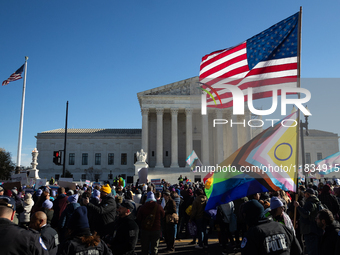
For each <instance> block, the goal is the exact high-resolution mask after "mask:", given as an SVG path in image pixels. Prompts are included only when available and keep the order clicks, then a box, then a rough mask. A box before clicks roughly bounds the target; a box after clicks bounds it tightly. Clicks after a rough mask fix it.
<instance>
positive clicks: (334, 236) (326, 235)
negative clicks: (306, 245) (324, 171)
mask: <svg viewBox="0 0 340 255" xmlns="http://www.w3.org/2000/svg"><path fill="white" fill-rule="evenodd" d="M324 187H325V186H324ZM315 220H316V224H317V226H318V227H319V228H321V229H322V230H323V234H322V236H321V237H320V241H319V255H328V254H340V243H339V242H338V239H339V234H338V233H340V224H339V222H338V221H336V220H334V217H333V214H332V212H331V211H330V210H328V209H323V210H321V211H319V212H318V214H317V216H316V217H315Z"/></svg>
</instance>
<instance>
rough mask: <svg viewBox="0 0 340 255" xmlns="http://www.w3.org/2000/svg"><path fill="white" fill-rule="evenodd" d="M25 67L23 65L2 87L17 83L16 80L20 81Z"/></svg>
mask: <svg viewBox="0 0 340 255" xmlns="http://www.w3.org/2000/svg"><path fill="white" fill-rule="evenodd" d="M24 66H25V64H23V65H22V66H21V67H20V68H19V69H18V70H16V71H15V73H12V74H11V76H10V77H9V78H8V79H7V80H5V81H3V82H2V86H4V85H7V84H8V83H10V82H11V81H16V80H20V79H21V78H22V77H21V74H22V72H23V71H24Z"/></svg>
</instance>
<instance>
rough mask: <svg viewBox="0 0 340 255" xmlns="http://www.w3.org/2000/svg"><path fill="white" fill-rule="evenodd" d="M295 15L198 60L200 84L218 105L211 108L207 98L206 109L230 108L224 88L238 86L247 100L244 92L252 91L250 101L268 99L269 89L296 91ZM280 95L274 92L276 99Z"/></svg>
mask: <svg viewBox="0 0 340 255" xmlns="http://www.w3.org/2000/svg"><path fill="white" fill-rule="evenodd" d="M299 14H300V13H299V12H297V13H296V14H294V15H292V16H290V17H288V18H287V19H285V20H282V21H280V22H279V23H277V24H275V25H273V26H272V27H270V28H268V29H267V30H265V31H263V32H261V33H259V34H257V35H255V36H253V37H252V38H250V39H248V40H246V41H245V42H243V43H241V44H239V45H237V46H234V47H231V48H227V49H223V50H219V51H215V52H212V53H210V54H208V55H205V56H204V57H203V58H202V62H201V66H200V77H199V78H200V82H201V84H202V83H203V84H205V85H202V88H204V89H207V90H208V91H210V92H211V93H212V94H213V95H214V93H215V94H216V92H217V93H218V94H219V96H220V98H221V101H222V105H221V104H220V103H219V101H216V102H218V104H217V105H215V103H214V101H213V99H212V98H211V97H210V96H209V95H207V106H208V107H209V106H210V107H217V108H226V107H231V106H233V102H232V94H231V92H230V91H229V90H227V89H226V88H225V87H224V84H228V85H235V86H238V87H239V88H240V89H241V90H242V91H243V94H244V95H245V96H244V101H247V100H248V96H247V88H248V87H252V88H253V99H257V98H264V97H271V96H272V90H273V89H281V88H282V87H287V86H290V87H296V85H297V82H296V81H297V68H298V65H297V49H298V23H299ZM280 94H281V91H280V90H278V95H280ZM214 96H218V95H214Z"/></svg>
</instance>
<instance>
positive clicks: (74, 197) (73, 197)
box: [67, 194, 78, 203]
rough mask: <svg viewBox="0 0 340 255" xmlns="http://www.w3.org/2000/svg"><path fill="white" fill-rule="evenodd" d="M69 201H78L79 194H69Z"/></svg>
mask: <svg viewBox="0 0 340 255" xmlns="http://www.w3.org/2000/svg"><path fill="white" fill-rule="evenodd" d="M67 201H69V202H70V203H77V202H78V194H75V195H72V196H69V197H68V198H67Z"/></svg>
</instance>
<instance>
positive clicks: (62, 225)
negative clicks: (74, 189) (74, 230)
mask: <svg viewBox="0 0 340 255" xmlns="http://www.w3.org/2000/svg"><path fill="white" fill-rule="evenodd" d="M67 201H68V204H67V206H66V208H65V210H64V211H63V212H62V213H61V216H60V219H59V225H58V228H59V235H60V240H61V241H64V240H65V238H66V232H67V225H68V223H69V222H70V220H71V216H72V215H73V213H74V212H75V210H76V209H77V208H78V207H80V204H79V203H78V194H75V195H72V196H69V197H68V198H67Z"/></svg>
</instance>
